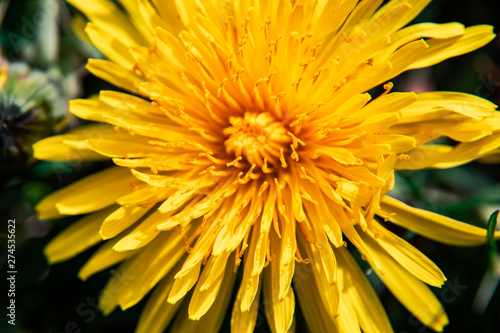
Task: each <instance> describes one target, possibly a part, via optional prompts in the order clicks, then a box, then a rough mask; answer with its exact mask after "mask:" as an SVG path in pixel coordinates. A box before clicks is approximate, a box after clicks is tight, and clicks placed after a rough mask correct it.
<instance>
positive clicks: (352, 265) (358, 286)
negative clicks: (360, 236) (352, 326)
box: [335, 248, 393, 333]
mask: <svg viewBox="0 0 500 333" xmlns="http://www.w3.org/2000/svg"><path fill="white" fill-rule="evenodd" d="M335 255H336V257H337V258H338V260H339V266H338V269H339V270H340V271H341V273H340V274H342V276H343V277H342V278H343V288H342V289H343V293H342V302H344V300H345V299H346V298H347V299H348V300H349V303H351V305H352V308H353V309H354V311H355V312H356V314H357V320H358V321H359V324H360V326H361V328H362V329H363V331H365V332H380V333H390V332H393V330H392V327H391V324H390V322H389V318H388V317H387V314H386V312H385V310H384V308H383V306H382V303H380V300H379V298H378V296H377V294H376V293H375V291H374V290H373V288H372V286H371V285H370V283H369V282H368V279H366V277H365V273H364V272H363V271H361V269H360V268H359V265H358V264H357V263H356V261H355V260H354V259H353V258H352V256H351V254H350V253H349V251H348V250H346V249H345V248H338V249H335ZM341 315H342V314H341Z"/></svg>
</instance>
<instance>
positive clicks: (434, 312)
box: [363, 236, 448, 332]
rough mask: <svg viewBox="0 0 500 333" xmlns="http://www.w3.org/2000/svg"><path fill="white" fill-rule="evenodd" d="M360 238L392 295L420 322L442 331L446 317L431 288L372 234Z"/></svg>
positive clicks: (445, 323)
mask: <svg viewBox="0 0 500 333" xmlns="http://www.w3.org/2000/svg"><path fill="white" fill-rule="evenodd" d="M363 240H364V242H365V244H366V245H367V246H368V248H369V251H370V254H371V255H372V256H373V258H374V259H375V260H376V261H377V262H378V265H379V267H380V270H378V269H375V271H376V272H377V274H378V276H379V277H380V279H382V281H384V283H385V285H386V286H387V287H388V288H389V290H390V291H391V292H392V293H393V294H394V296H395V297H396V298H397V299H398V300H399V301H400V302H401V303H402V304H403V305H404V306H405V307H406V308H407V309H408V311H410V312H411V313H412V314H413V315H414V316H415V317H416V318H418V320H420V321H421V322H422V323H423V324H425V325H426V326H428V327H430V328H432V329H433V330H435V331H438V332H442V331H443V327H444V326H446V325H447V324H448V317H447V316H446V313H445V312H444V310H443V307H442V306H441V304H440V303H439V301H438V299H437V298H436V296H434V294H433V293H432V291H431V290H430V289H429V288H428V287H427V286H426V285H425V284H424V283H423V282H421V281H420V280H418V279H417V278H416V277H414V276H413V275H412V274H411V273H410V272H408V271H407V270H406V269H405V268H404V267H403V266H402V265H401V264H400V263H398V262H396V261H395V260H394V259H392V258H391V256H390V255H389V254H388V253H387V252H386V251H384V250H383V249H382V248H381V247H380V246H379V245H378V244H377V243H376V242H375V241H374V240H373V239H371V237H369V236H364V237H363ZM368 260H369V261H370V259H368Z"/></svg>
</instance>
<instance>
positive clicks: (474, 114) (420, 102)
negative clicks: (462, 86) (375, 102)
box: [398, 91, 496, 124]
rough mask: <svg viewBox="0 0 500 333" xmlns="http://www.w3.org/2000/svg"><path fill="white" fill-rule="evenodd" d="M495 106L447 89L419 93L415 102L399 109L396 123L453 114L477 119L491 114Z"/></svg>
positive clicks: (478, 98)
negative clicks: (399, 115)
mask: <svg viewBox="0 0 500 333" xmlns="http://www.w3.org/2000/svg"><path fill="white" fill-rule="evenodd" d="M495 108H496V105H495V104H493V103H491V102H490V101H488V100H486V99H483V98H480V97H477V96H474V95H469V94H464V93H457V92H447V91H434V92H427V93H420V94H417V100H416V102H414V103H413V104H411V105H408V106H406V107H404V108H403V109H401V119H400V120H399V122H398V124H406V123H418V122H420V121H427V120H435V119H442V118H443V117H445V116H450V115H453V114H461V115H463V116H466V117H470V118H473V119H478V120H479V119H482V118H484V117H490V116H493V114H494V113H495Z"/></svg>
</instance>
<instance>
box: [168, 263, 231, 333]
mask: <svg viewBox="0 0 500 333" xmlns="http://www.w3.org/2000/svg"><path fill="white" fill-rule="evenodd" d="M235 279H236V274H235V273H234V272H233V267H232V265H227V266H226V269H225V271H224V274H223V281H222V283H221V287H220V290H219V292H218V294H217V298H216V299H215V301H214V302H213V304H212V306H211V307H210V310H208V312H207V313H206V314H205V315H204V316H203V317H201V318H200V320H190V319H188V315H187V313H188V306H189V305H188V304H187V302H186V303H185V304H184V306H183V309H182V310H181V311H180V313H179V314H178V315H177V319H176V320H175V322H174V324H173V326H172V332H183V333H184V332H185V333H198V332H218V331H219V329H220V327H221V325H222V322H223V320H224V317H225V316H226V313H227V311H228V307H229V301H230V300H231V295H232V294H233V287H234V281H235Z"/></svg>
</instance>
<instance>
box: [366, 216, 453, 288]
mask: <svg viewBox="0 0 500 333" xmlns="http://www.w3.org/2000/svg"><path fill="white" fill-rule="evenodd" d="M370 227H371V228H372V230H373V233H374V234H373V235H374V238H375V241H376V242H377V243H378V244H379V245H380V246H381V247H382V248H383V249H384V250H386V251H387V253H388V254H390V255H391V256H392V257H393V258H394V259H395V260H396V261H397V262H399V263H400V264H401V265H402V266H403V267H405V268H406V269H407V270H408V271H409V272H410V273H412V274H413V275H415V277H417V278H418V279H420V280H422V281H423V282H425V283H427V284H430V285H431V286H435V287H441V286H442V285H443V283H444V282H445V281H446V278H445V277H444V275H443V273H442V272H441V270H440V269H439V268H438V267H437V266H436V264H434V263H433V262H432V261H431V260H430V259H429V258H427V257H426V256H425V255H424V254H423V253H422V252H420V251H419V250H417V249H416V248H414V247H413V246H412V245H411V244H409V243H408V242H406V241H405V240H403V239H402V238H400V237H398V236H396V235H395V234H393V233H392V232H390V231H389V230H387V229H385V228H384V227H383V226H381V225H380V224H378V222H376V221H372V222H371V224H370Z"/></svg>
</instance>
